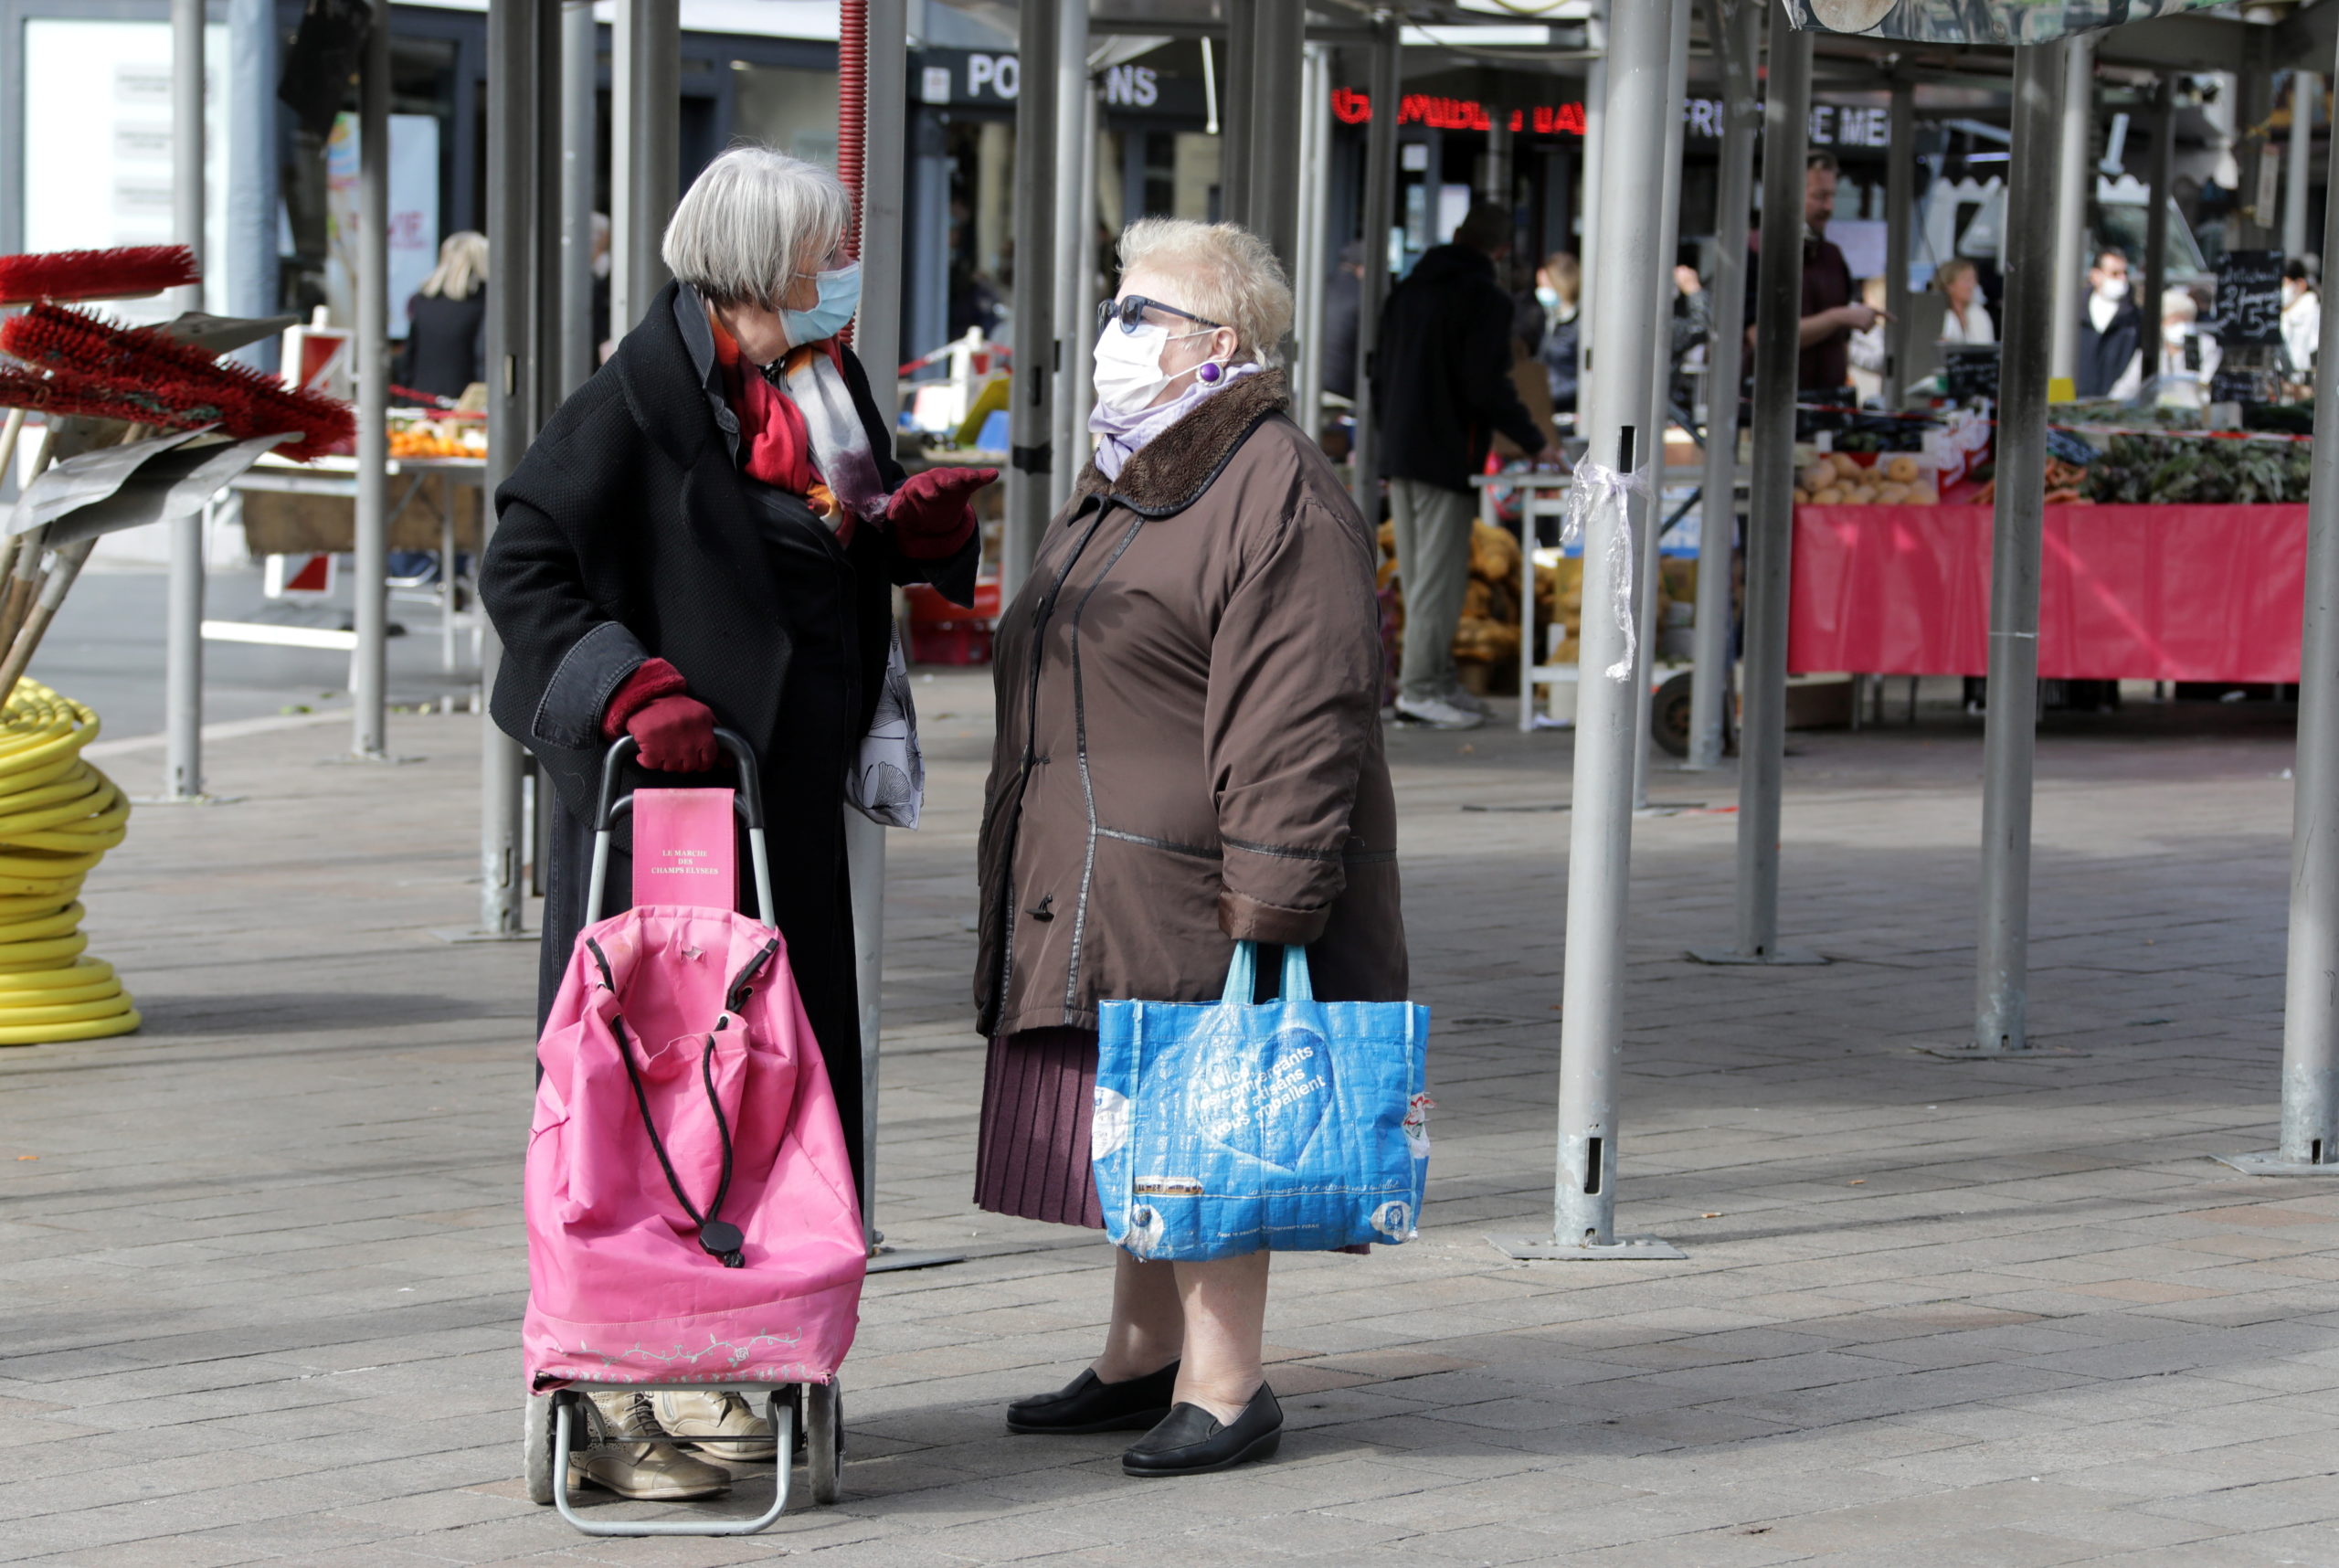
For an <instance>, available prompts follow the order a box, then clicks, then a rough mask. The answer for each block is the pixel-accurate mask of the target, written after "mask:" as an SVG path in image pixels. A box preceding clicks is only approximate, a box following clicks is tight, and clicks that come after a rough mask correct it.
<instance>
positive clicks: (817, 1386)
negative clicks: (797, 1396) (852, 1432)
mask: <svg viewBox="0 0 2339 1568" xmlns="http://www.w3.org/2000/svg"><path fill="white" fill-rule="evenodd" d="M804 1463H805V1466H806V1468H807V1469H808V1471H809V1472H810V1479H811V1482H812V1500H813V1501H814V1502H816V1503H832V1502H834V1501H836V1500H837V1496H838V1494H839V1493H840V1492H841V1490H842V1489H843V1488H842V1483H843V1478H844V1395H843V1393H841V1392H840V1390H839V1389H838V1387H837V1385H836V1383H833V1382H830V1383H807V1384H806V1385H805V1387H804Z"/></svg>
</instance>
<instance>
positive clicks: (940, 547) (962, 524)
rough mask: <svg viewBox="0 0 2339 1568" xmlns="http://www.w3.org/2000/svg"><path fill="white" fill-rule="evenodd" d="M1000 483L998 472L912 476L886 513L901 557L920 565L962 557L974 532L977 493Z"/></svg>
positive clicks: (957, 471) (942, 471)
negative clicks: (988, 486) (961, 553)
mask: <svg viewBox="0 0 2339 1568" xmlns="http://www.w3.org/2000/svg"><path fill="white" fill-rule="evenodd" d="M998 477H999V470H997V469H995V468H929V469H926V470H924V471H921V472H918V473H914V474H912V475H910V476H909V478H908V479H906V480H905V481H904V482H903V483H902V487H901V489H899V490H897V491H895V492H894V500H893V504H892V505H890V506H888V507H887V508H886V509H885V521H886V522H888V523H890V524H893V527H894V540H895V541H896V542H897V543H898V544H899V545H900V546H901V550H902V554H904V555H905V556H909V557H911V558H912V559H913V560H920V561H938V560H942V559H945V558H946V557H947V556H955V555H957V554H958V552H959V550H961V549H962V548H964V547H965V546H966V543H967V540H968V536H969V535H972V534H973V533H974V531H975V507H974V502H973V496H974V493H975V492H976V491H978V490H980V489H981V488H982V487H983V486H984V485H986V484H989V483H990V482H991V481H993V480H995V479H997V478H998Z"/></svg>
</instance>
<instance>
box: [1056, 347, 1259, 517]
mask: <svg viewBox="0 0 2339 1568" xmlns="http://www.w3.org/2000/svg"><path fill="white" fill-rule="evenodd" d="M1290 406H1291V389H1290V385H1289V383H1288V382H1287V381H1286V379H1285V378H1284V373H1283V372H1282V371H1280V370H1266V371H1262V372H1261V373H1259V374H1258V375H1256V376H1244V378H1243V379H1242V380H1240V381H1237V382H1235V383H1234V384H1233V386H1231V387H1227V389H1226V390H1225V391H1223V392H1220V393H1217V394H1215V395H1214V396H1212V397H1205V398H1203V399H1202V402H1201V407H1199V408H1196V409H1195V410H1194V411H1193V412H1192V413H1191V414H1189V415H1187V416H1186V417H1185V418H1182V419H1180V420H1179V421H1178V422H1177V423H1176V424H1174V425H1172V426H1170V427H1169V429H1166V430H1164V431H1162V432H1161V433H1160V434H1159V435H1158V436H1156V437H1154V438H1153V440H1150V441H1148V442H1147V443H1146V444H1145V445H1144V446H1142V447H1140V448H1138V450H1137V452H1136V454H1135V455H1134V456H1132V457H1131V458H1130V459H1129V461H1127V464H1125V465H1124V466H1123V467H1122V469H1121V477H1120V479H1119V481H1118V482H1114V481H1110V480H1107V479H1106V477H1105V476H1104V475H1103V474H1102V473H1099V472H1098V471H1097V470H1096V465H1095V463H1094V462H1091V463H1089V464H1088V465H1087V466H1086V467H1085V468H1083V469H1082V470H1081V471H1080V479H1079V481H1078V482H1077V483H1075V484H1074V488H1073V493H1074V494H1075V495H1078V496H1082V497H1086V496H1091V495H1109V496H1111V497H1112V498H1113V499H1114V500H1116V501H1118V502H1120V503H1122V504H1123V505H1125V506H1127V507H1128V508H1129V509H1130V510H1131V511H1133V512H1138V513H1142V514H1144V515H1146V516H1148V517H1168V516H1170V515H1172V514H1175V513H1180V512H1183V511H1184V510H1185V509H1186V508H1187V507H1189V506H1191V505H1192V504H1193V503H1195V502H1197V501H1200V500H1201V497H1202V493H1203V492H1204V491H1206V490H1208V489H1209V488H1210V487H1211V482H1212V481H1213V480H1215V479H1216V478H1217V477H1218V474H1219V471H1220V470H1221V469H1222V468H1224V467H1225V466H1226V462H1227V460H1228V459H1229V458H1231V457H1233V455H1234V454H1235V452H1236V451H1237V450H1240V449H1241V447H1242V445H1243V443H1244V441H1245V440H1248V439H1250V435H1251V432H1252V431H1253V430H1254V429H1258V428H1259V426H1260V424H1261V423H1262V422H1264V421H1265V420H1266V419H1269V418H1273V417H1275V415H1277V414H1280V413H1283V412H1284V411H1285V410H1286V409H1287V408H1290Z"/></svg>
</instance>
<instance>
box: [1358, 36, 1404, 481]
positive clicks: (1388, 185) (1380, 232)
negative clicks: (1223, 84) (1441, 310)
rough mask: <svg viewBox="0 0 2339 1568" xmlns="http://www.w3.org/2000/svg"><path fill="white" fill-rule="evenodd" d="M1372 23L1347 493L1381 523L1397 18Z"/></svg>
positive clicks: (1394, 186)
mask: <svg viewBox="0 0 2339 1568" xmlns="http://www.w3.org/2000/svg"><path fill="white" fill-rule="evenodd" d="M1373 26H1375V28H1377V29H1378V31H1379V33H1380V35H1381V36H1380V37H1378V38H1376V39H1375V40H1374V41H1373V44H1372V48H1371V75H1372V81H1371V93H1370V97H1371V103H1372V118H1371V121H1370V122H1367V123H1366V125H1365V128H1364V276H1363V277H1362V278H1361V279H1360V280H1358V281H1357V293H1356V398H1355V417H1356V422H1355V424H1354V426H1353V427H1352V429H1353V434H1352V435H1351V437H1350V440H1349V493H1350V494H1352V495H1353V496H1355V498H1356V509H1357V510H1358V511H1359V512H1361V513H1362V514H1364V521H1365V523H1366V524H1367V525H1368V526H1371V527H1378V526H1380V524H1381V475H1380V472H1379V471H1378V470H1379V464H1378V463H1377V461H1375V460H1376V458H1377V457H1378V455H1379V454H1378V453H1377V452H1376V451H1375V450H1374V448H1375V447H1376V445H1377V444H1378V438H1377V435H1376V432H1375V431H1374V429H1373V428H1372V421H1373V419H1374V418H1375V417H1376V416H1375V414H1374V401H1375V400H1374V397H1373V391H1372V369H1373V366H1372V356H1373V354H1374V352H1375V351H1376V350H1377V349H1378V348H1379V347H1380V346H1381V306H1382V305H1383V304H1385V303H1386V302H1388V299H1389V226H1390V224H1391V222H1392V220H1393V218H1394V217H1395V214H1396V210H1397V86H1398V74H1397V70H1398V58H1397V24H1396V22H1395V21H1394V20H1393V19H1392V18H1391V17H1389V16H1386V15H1383V16H1380V17H1378V18H1377V19H1376V20H1375V22H1374V24H1373Z"/></svg>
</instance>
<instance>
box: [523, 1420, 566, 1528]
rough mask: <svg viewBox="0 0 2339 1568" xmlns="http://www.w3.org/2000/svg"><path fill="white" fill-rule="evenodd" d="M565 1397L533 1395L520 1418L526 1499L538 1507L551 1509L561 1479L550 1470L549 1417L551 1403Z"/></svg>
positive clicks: (550, 1435)
mask: <svg viewBox="0 0 2339 1568" xmlns="http://www.w3.org/2000/svg"><path fill="white" fill-rule="evenodd" d="M564 1397H566V1395H565V1394H564V1393H532V1394H530V1395H528V1407H527V1411H526V1413H525V1414H523V1415H522V1416H521V1418H520V1465H521V1474H522V1476H523V1477H524V1478H525V1479H526V1481H527V1483H528V1500H529V1501H530V1502H532V1503H534V1504H536V1505H537V1506H538V1507H540V1508H550V1507H551V1506H552V1501H553V1492H554V1489H556V1488H557V1487H558V1486H559V1485H560V1481H561V1478H559V1477H556V1476H555V1475H554V1474H553V1471H552V1417H553V1404H554V1403H555V1402H556V1401H557V1400H560V1399H562V1398H564Z"/></svg>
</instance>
